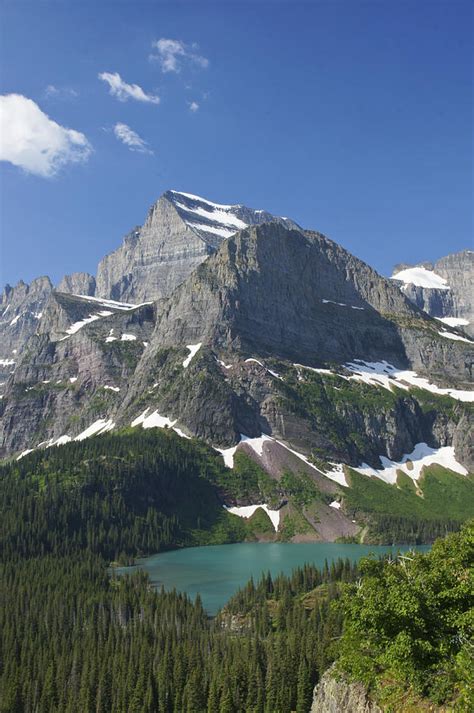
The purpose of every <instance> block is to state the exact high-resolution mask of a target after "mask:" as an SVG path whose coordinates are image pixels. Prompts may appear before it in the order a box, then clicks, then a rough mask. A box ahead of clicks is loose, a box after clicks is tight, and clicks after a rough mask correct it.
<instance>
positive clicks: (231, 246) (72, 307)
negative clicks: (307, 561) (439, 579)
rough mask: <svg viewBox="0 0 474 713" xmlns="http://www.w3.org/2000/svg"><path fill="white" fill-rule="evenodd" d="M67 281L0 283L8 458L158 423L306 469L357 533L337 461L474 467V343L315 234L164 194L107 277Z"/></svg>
mask: <svg viewBox="0 0 474 713" xmlns="http://www.w3.org/2000/svg"><path fill="white" fill-rule="evenodd" d="M262 221H267V222H262ZM252 222H253V223H254V224H250V225H248V227H243V228H242V229H239V226H240V225H241V224H243V225H244V226H245V225H247V224H249V223H252ZM437 279H444V278H441V277H440V276H438V277H437ZM441 284H443V283H441ZM60 286H61V287H62V289H63V290H64V291H63V292H61V291H58V290H56V291H55V290H53V289H52V286H51V283H50V281H49V280H48V279H47V278H41V279H40V280H37V281H34V282H33V283H32V285H30V286H27V285H24V284H23V283H20V285H18V286H17V287H16V288H7V289H6V290H5V292H4V294H3V296H2V302H1V303H0V305H1V308H2V311H3V312H2V314H3V316H2V323H3V324H2V325H1V327H2V329H3V334H5V335H6V339H4V340H3V342H2V348H3V352H2V354H3V361H2V362H1V364H2V365H3V368H4V378H3V379H2V380H3V381H4V382H5V383H4V388H3V394H2V399H0V457H6V456H11V455H12V454H15V455H18V454H20V453H22V452H24V451H26V450H28V449H31V448H36V447H38V446H41V447H45V446H50V445H51V444H55V443H63V442H65V441H67V440H70V439H73V438H83V437H87V436H89V435H92V434H94V433H99V432H101V431H102V430H103V429H111V428H115V427H122V426H127V427H129V426H130V425H131V424H137V423H144V422H146V421H147V420H148V421H149V425H155V426H156V425H157V426H165V425H167V426H169V427H172V428H175V429H178V431H179V433H180V434H183V433H184V434H185V435H187V436H197V437H198V438H201V439H203V440H204V441H206V442H207V443H208V444H211V445H212V446H214V447H218V448H220V449H224V450H225V454H226V458H227V457H228V458H230V460H232V457H233V454H234V453H235V448H236V447H238V449H239V450H242V449H243V450H244V451H247V452H248V453H250V455H251V456H252V458H254V459H256V460H257V461H258V462H259V463H260V464H261V465H262V466H263V468H264V469H265V470H266V471H267V473H269V474H270V475H271V477H272V478H276V479H277V480H278V479H279V478H280V477H281V476H282V474H283V473H284V472H285V471H288V470H290V471H293V472H300V471H301V470H303V471H304V472H305V473H306V475H307V476H308V477H309V478H310V480H311V481H312V482H313V483H314V485H315V486H316V488H317V490H318V492H320V493H322V494H324V497H323V498H322V499H321V500H320V501H319V500H318V502H317V503H316V504H314V503H313V505H312V506H311V508H309V509H308V510H307V511H304V512H303V515H302V516H303V517H304V518H306V520H307V522H308V523H309V525H310V526H311V527H312V528H313V530H312V531H313V532H317V533H318V534H317V536H319V537H322V538H325V539H335V538H336V537H338V536H341V535H343V536H348V537H351V536H353V535H354V534H355V533H356V532H358V531H359V528H358V526H357V525H356V524H355V523H354V522H353V521H352V520H351V518H350V517H349V516H348V515H347V514H345V513H344V510H340V509H337V508H336V507H332V506H331V504H330V502H331V499H334V498H335V499H336V505H337V504H338V501H337V498H339V497H342V495H343V493H342V491H341V483H344V482H345V481H344V475H343V471H342V469H341V468H340V466H337V467H338V468H339V470H337V469H336V471H335V474H333V475H331V476H329V477H326V476H325V475H324V473H328V472H329V469H330V468H332V467H333V466H332V465H331V464H336V465H337V464H347V465H351V466H360V465H361V464H362V463H366V464H368V465H369V466H371V467H372V468H374V469H380V468H381V467H382V462H381V460H380V456H383V457H386V458H388V459H391V460H393V461H398V460H399V459H401V458H402V457H403V456H404V455H406V454H410V453H412V452H413V451H414V449H415V447H416V446H417V444H420V443H421V444H427V446H426V447H427V448H432V449H439V448H443V447H450V448H452V449H455V455H456V458H457V461H458V466H457V467H458V468H459V467H460V468H461V471H459V470H458V472H463V471H462V466H459V463H462V464H463V465H464V466H465V467H466V468H467V469H469V470H474V451H473V449H472V445H471V444H472V415H471V412H470V404H469V401H470V399H471V395H470V394H471V392H470V390H472V365H473V362H474V343H473V341H472V340H471V339H470V338H469V337H468V336H467V335H466V333H464V332H462V331H460V330H459V329H458V328H457V327H455V326H448V325H443V324H442V323H440V322H439V321H437V320H434V319H432V318H431V317H430V316H429V315H427V314H426V312H424V311H423V310H421V309H420V308H419V307H418V306H417V305H415V304H413V302H412V301H411V300H410V299H408V298H407V296H406V295H405V294H404V292H403V291H401V290H400V289H399V286H398V285H397V283H396V281H394V280H387V279H385V278H383V277H381V276H380V275H378V274H377V273H376V272H375V271H374V270H373V269H372V268H370V267H369V266H368V265H366V264H365V263H363V262H362V261H360V260H358V259H357V258H355V257H354V256H353V255H351V254H350V253H348V252H347V251H346V250H344V249H343V248H341V247H340V246H338V245H337V244H336V243H334V242H332V241H331V240H328V239H327V238H325V237H324V236H323V235H321V234H319V233H315V232H312V231H304V230H302V229H301V228H299V227H298V226H297V225H296V224H294V223H292V222H291V221H288V220H286V219H278V218H273V217H272V216H269V214H265V213H263V212H261V211H251V210H249V209H247V208H245V207H243V206H219V205H217V204H214V203H210V202H209V201H204V200H203V199H199V198H197V197H194V196H188V195H185V194H176V193H174V192H169V193H168V194H165V195H164V196H162V198H161V199H160V200H159V201H158V202H157V204H156V205H155V206H154V207H153V209H152V210H151V211H150V214H149V216H148V219H147V221H146V223H145V225H144V226H143V228H139V229H136V230H135V231H133V232H132V233H131V234H130V235H129V236H128V238H127V239H126V240H125V242H124V245H123V246H122V247H121V248H120V249H119V250H118V251H116V253H114V254H112V255H111V256H108V257H107V258H105V259H104V260H103V261H102V263H101V266H100V269H99V273H98V277H97V285H96V289H95V290H94V278H92V277H91V276H90V275H87V274H81V273H77V274H73V275H71V276H68V277H66V278H64V279H63V280H62V281H61V283H60ZM93 291H95V295H91V294H90V293H91V292H93ZM445 291H447V290H445ZM77 293H79V294H77ZM97 294H99V295H108V297H103V296H97ZM111 294H112V295H114V296H115V297H119V296H120V298H121V299H120V300H117V299H110V295H111ZM156 295H158V296H159V295H162V296H161V297H160V298H159V299H157V300H153V301H151V300H150V301H148V299H147V298H148V297H150V296H156ZM124 296H126V297H127V299H126V300H124ZM130 300H131V301H130ZM137 303H139V304H137ZM14 349H16V350H17V351H16V353H15V354H13V350H14ZM358 364H359V365H362V366H361V369H362V371H361V370H360V369H359V372H358V373H356V372H357V369H358V366H357V365H358ZM364 365H365V366H364ZM364 369H365V371H364ZM354 370H355V371H354ZM367 370H368V372H369V373H370V374H371V376H369V377H367V373H368V372H367ZM414 372H416V374H415V373H414ZM413 379H415V381H413ZM423 379H425V381H423ZM414 385H416V386H418V389H414V388H413V386H414ZM471 410H472V409H471ZM246 439H255V440H254V441H253V445H252V444H250V445H249V443H250V442H249V441H248V440H246ZM239 442H240V444H239ZM238 444H239V445H238ZM295 451H296V452H295ZM453 457H454V456H453ZM367 467H368V466H367ZM331 478H332V479H331Z"/></svg>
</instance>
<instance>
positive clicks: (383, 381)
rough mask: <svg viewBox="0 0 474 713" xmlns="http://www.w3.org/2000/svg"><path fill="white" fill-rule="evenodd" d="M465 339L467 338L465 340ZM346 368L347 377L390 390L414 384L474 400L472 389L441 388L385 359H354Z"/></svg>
mask: <svg viewBox="0 0 474 713" xmlns="http://www.w3.org/2000/svg"><path fill="white" fill-rule="evenodd" d="M466 341H467V340H466ZM344 366H345V367H346V369H349V371H352V372H353V376H351V377H349V379H355V380H356V381H363V382H365V383H366V384H372V385H373V386H383V387H384V388H385V389H388V390H389V391H391V389H392V386H397V387H398V388H401V389H405V390H407V391H408V390H409V389H410V386H416V387H418V388H419V389H424V390H425V391H431V393H433V394H439V395H440V396H451V398H453V399H457V400H458V401H465V402H474V391H463V390H462V389H449V388H448V389H443V388H441V387H439V386H436V384H431V383H430V382H429V381H428V379H425V378H424V377H422V376H418V374H417V373H416V372H415V371H408V370H403V369H397V367H395V366H393V364H389V363H388V362H387V361H375V362H369V361H362V360H361V359H356V360H355V361H353V362H349V363H347V364H344Z"/></svg>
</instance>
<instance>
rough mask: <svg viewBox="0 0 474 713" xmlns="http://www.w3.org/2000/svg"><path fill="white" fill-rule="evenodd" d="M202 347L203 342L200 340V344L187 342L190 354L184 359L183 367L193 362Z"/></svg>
mask: <svg viewBox="0 0 474 713" xmlns="http://www.w3.org/2000/svg"><path fill="white" fill-rule="evenodd" d="M201 347H202V342H199V343H198V344H186V349H189V356H187V357H186V359H185V360H184V361H183V367H184V368H185V369H186V368H187V367H188V366H189V365H190V364H191V360H192V359H193V357H195V356H196V354H197V353H198V351H199V350H200V348H201Z"/></svg>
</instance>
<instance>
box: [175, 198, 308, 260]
mask: <svg viewBox="0 0 474 713" xmlns="http://www.w3.org/2000/svg"><path fill="white" fill-rule="evenodd" d="M163 197H164V198H166V199H167V200H168V201H170V202H171V203H172V204H173V206H174V207H175V208H176V210H177V212H178V214H179V216H180V217H181V218H182V219H183V221H184V222H185V223H186V225H187V226H188V227H190V228H191V229H192V230H193V231H194V232H195V233H197V234H198V235H199V237H201V238H202V239H203V240H205V241H206V242H207V243H208V244H210V245H212V246H213V247H217V246H218V245H219V244H220V243H221V241H222V240H225V239H227V238H230V237H231V236H232V235H235V233H237V232H238V231H239V230H244V229H245V228H248V227H249V225H261V224H262V223H269V222H271V223H275V222H278V223H284V224H285V225H287V226H288V227H297V226H296V223H294V222H293V221H291V220H289V219H288V218H281V217H279V216H274V215H272V214H271V213H268V211H266V210H256V209H254V208H248V207H246V206H244V205H242V204H241V203H236V204H232V205H228V204H223V203H215V202H214V201H211V200H209V199H207V198H203V197H201V196H197V195H194V194H193V193H184V192H182V191H176V190H169V191H166V193H165V194H164V196H163Z"/></svg>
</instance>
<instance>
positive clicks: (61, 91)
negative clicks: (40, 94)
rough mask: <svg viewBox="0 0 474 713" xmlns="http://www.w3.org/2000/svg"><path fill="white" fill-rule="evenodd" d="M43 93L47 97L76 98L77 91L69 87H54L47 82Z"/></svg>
mask: <svg viewBox="0 0 474 713" xmlns="http://www.w3.org/2000/svg"><path fill="white" fill-rule="evenodd" d="M44 95H45V97H47V98H48V99H50V98H52V97H54V98H56V99H76V98H77V97H78V96H79V92H77V91H76V90H75V89H72V88H71V87H56V86H55V85H54V84H48V86H47V87H46V89H45V90H44Z"/></svg>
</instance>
